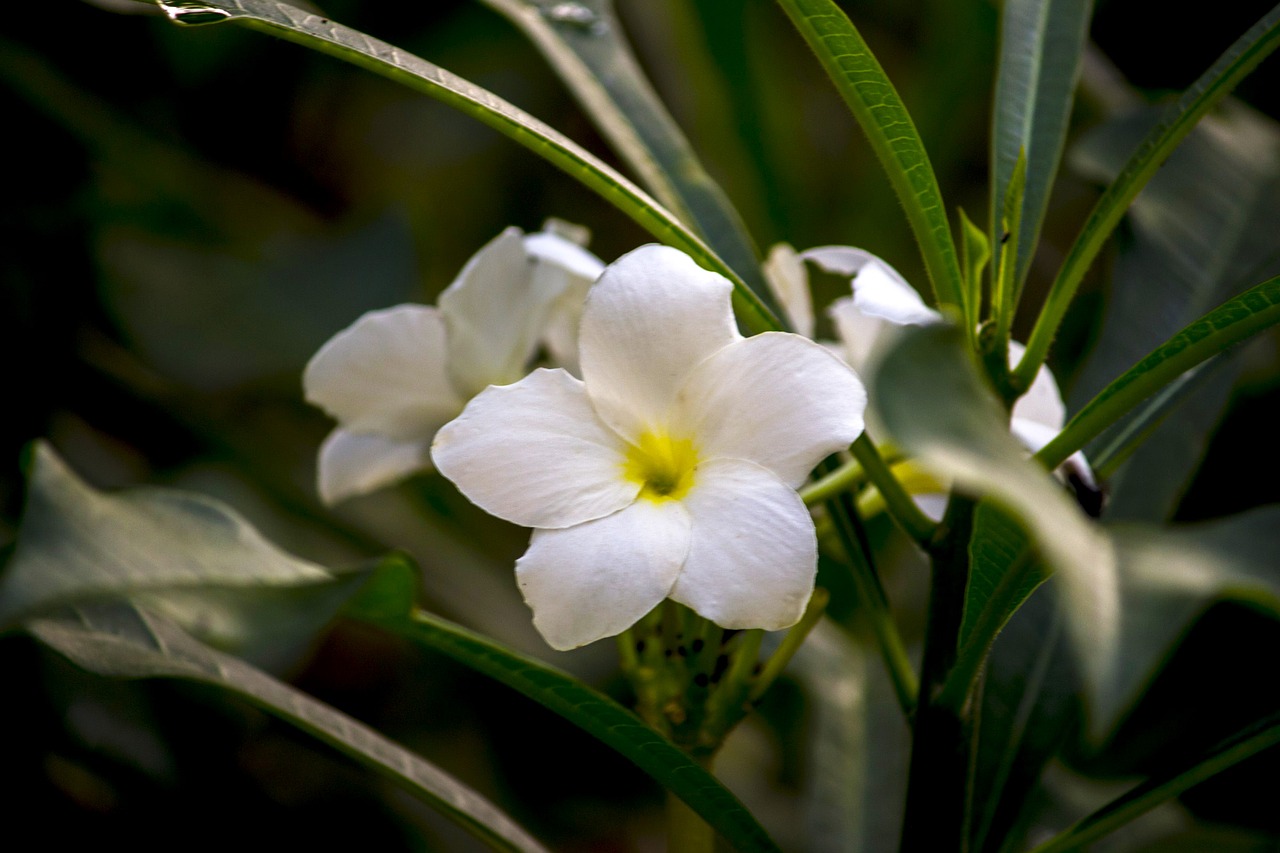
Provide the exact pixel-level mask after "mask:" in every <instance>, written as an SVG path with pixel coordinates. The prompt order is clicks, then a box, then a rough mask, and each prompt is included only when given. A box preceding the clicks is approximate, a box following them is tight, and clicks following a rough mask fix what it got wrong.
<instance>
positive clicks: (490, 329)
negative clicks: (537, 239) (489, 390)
mask: <svg viewBox="0 0 1280 853" xmlns="http://www.w3.org/2000/svg"><path fill="white" fill-rule="evenodd" d="M524 240H525V238H524V234H523V233H522V232H521V231H520V229H519V228H508V229H506V230H505V231H503V232H502V233H501V234H499V235H498V236H497V237H495V238H494V239H492V240H490V241H489V242H488V243H486V244H485V245H484V247H483V248H481V249H480V251H478V252H476V253H475V254H474V255H472V256H471V259H470V260H469V261H467V263H466V266H464V267H463V268H462V272H460V273H458V277H457V278H456V279H454V281H453V283H452V284H450V285H449V286H448V287H447V288H446V289H445V291H444V292H443V293H441V294H440V299H439V305H440V310H441V312H442V313H443V314H444V318H445V323H446V324H447V325H448V328H449V338H448V344H449V376H450V377H451V378H452V379H453V383H454V385H455V386H456V387H457V389H458V391H459V392H460V393H461V394H462V395H463V396H464V397H471V396H473V395H475V394H478V393H479V392H480V391H482V390H484V388H485V387H486V386H488V385H505V384H507V383H509V382H514V381H516V380H517V379H519V378H520V377H521V376H524V374H525V365H526V364H527V363H528V361H529V359H530V357H531V356H532V355H533V350H534V347H535V346H537V343H538V337H539V336H540V335H541V334H542V327H543V324H544V323H545V321H546V317H547V312H548V311H549V310H550V306H551V302H552V300H554V299H555V297H556V295H557V294H558V291H556V290H554V285H555V284H556V280H555V279H554V278H552V279H546V278H543V277H538V276H535V275H534V272H535V269H536V264H535V262H534V260H533V259H532V258H530V257H529V255H528V254H527V253H526V252H525V243H524Z"/></svg>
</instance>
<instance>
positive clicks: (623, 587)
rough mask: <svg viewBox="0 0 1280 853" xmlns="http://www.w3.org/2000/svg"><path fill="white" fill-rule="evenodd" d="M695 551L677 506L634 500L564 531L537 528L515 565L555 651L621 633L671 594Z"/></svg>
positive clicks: (686, 521)
mask: <svg viewBox="0 0 1280 853" xmlns="http://www.w3.org/2000/svg"><path fill="white" fill-rule="evenodd" d="M688 551H689V515H688V513H687V512H686V511H685V509H684V507H682V506H681V505H680V504H679V503H678V502H676V501H665V502H661V503H654V502H652V501H644V500H642V501H636V502H635V503H633V504H632V505H631V506H628V507H626V508H625V509H622V510H620V511H618V512H615V513H614V514H613V515H609V516H606V517H604V518H599V519H596V520H595V521H588V522H586V523H585V524H579V525H577V526H575V527H570V528H567V529H564V530H535V531H534V533H533V538H532V540H531V541H530V543H529V550H528V551H527V552H526V553H525V555H524V556H523V557H521V558H520V559H519V561H517V562H516V581H517V582H518V583H519V584H520V591H521V593H523V594H524V600H525V602H526V603H528V605H529V606H530V607H531V608H532V609H533V624H534V627H536V628H537V629H538V631H539V632H540V633H541V634H542V636H543V637H544V638H545V639H546V641H547V643H548V644H550V645H551V646H552V647H553V648H556V649H572V648H576V647H578V646H582V645H586V644H587V643H590V642H594V641H595V640H599V639H600V638H602V637H611V636H613V635H615V634H620V633H622V632H623V631H625V630H626V629H627V628H630V627H631V626H632V625H634V624H635V623H636V621H637V620H639V619H640V617H642V616H644V615H645V614H646V613H648V612H649V611H650V610H652V609H653V608H654V607H655V606H656V605H657V604H658V603H659V602H660V601H662V600H663V599H664V598H666V597H667V595H668V594H669V593H670V592H671V587H672V585H673V584H674V583H675V580H676V576H677V575H678V574H679V572H680V567H681V566H682V565H683V564H684V559H685V555H686V554H687V553H688Z"/></svg>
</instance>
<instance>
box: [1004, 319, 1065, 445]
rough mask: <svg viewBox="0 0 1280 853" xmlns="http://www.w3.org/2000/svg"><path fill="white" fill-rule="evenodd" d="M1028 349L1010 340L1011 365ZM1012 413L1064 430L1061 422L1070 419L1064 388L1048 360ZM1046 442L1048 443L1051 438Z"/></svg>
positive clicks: (1051, 428) (1054, 429)
mask: <svg viewBox="0 0 1280 853" xmlns="http://www.w3.org/2000/svg"><path fill="white" fill-rule="evenodd" d="M1026 351H1027V348H1026V347H1024V346H1023V345H1022V344H1020V343H1018V342H1017V341H1009V366H1010V367H1016V366H1017V364H1018V362H1019V361H1021V360H1022V355H1023V353H1025V352H1026ZM1010 415H1011V417H1014V418H1020V419H1022V420H1026V421H1033V422H1035V423H1038V424H1042V425H1044V426H1046V427H1048V428H1049V429H1050V430H1052V431H1053V432H1054V433H1057V432H1059V431H1061V429H1062V425H1063V424H1065V423H1066V422H1067V407H1066V404H1064V403H1063V402H1062V392H1061V391H1059V390H1058V383H1057V381H1056V380H1055V379H1054V378H1053V373H1051V372H1050V371H1049V366H1048V365H1047V364H1046V365H1041V367H1040V370H1039V372H1038V373H1036V378H1035V379H1034V380H1033V381H1032V383H1031V387H1030V388H1028V389H1027V393H1025V394H1023V395H1022V396H1021V397H1019V398H1018V402H1016V403H1014V404H1013V411H1012V412H1011V413H1010ZM1051 437H1052V436H1051ZM1044 443H1045V444H1047V443H1048V441H1046V442H1044ZM1041 446H1043V444H1042V445H1041ZM1039 449H1040V448H1039V447H1034V448H1032V450H1033V451H1035V450H1039Z"/></svg>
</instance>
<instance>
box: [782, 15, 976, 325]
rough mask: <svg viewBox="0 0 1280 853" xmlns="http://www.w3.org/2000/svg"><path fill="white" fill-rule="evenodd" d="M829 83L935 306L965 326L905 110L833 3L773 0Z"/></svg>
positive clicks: (949, 255) (958, 279) (946, 231)
mask: <svg viewBox="0 0 1280 853" xmlns="http://www.w3.org/2000/svg"><path fill="white" fill-rule="evenodd" d="M778 1H779V5H781V6H782V8H783V10H784V11H785V12H786V13H787V16H788V17H789V18H791V22H792V23H793V24H795V26H796V29H798V30H799V31H800V34H801V35H802V36H804V40H805V41H806V42H808V44H809V47H811V48H812V49H813V51H814V53H816V54H817V56H818V60H819V61H820V62H821V63H822V67H823V68H825V69H826V71H827V75H828V76H830V77H831V80H832V82H833V83H835V86H836V89H837V90H839V92H840V96H841V97H842V98H844V101H845V103H846V104H848V105H849V109H850V110H852V112H853V114H854V117H855V118H856V119H857V120H858V124H859V126H860V127H861V128H862V131H863V133H865V134H866V135H867V139H868V140H869V141H870V143H871V148H872V150H873V151H875V154H876V158H877V159H878V160H879V161H880V166H881V168H882V169H884V171H885V174H886V175H887V176H888V178H889V182H890V183H891V184H892V185H893V188H894V191H895V192H896V193H897V195H898V200H899V201H901V202H902V206H903V208H904V209H905V210H906V213H907V221H908V222H909V223H910V224H911V229H912V231H913V232H914V233H915V237H916V241H917V242H918V243H919V244H920V251H921V254H922V255H923V257H924V262H925V269H926V270H928V273H929V279H930V281H931V282H932V283H933V292H934V296H935V297H936V299H937V301H938V304H939V305H952V306H955V307H956V308H958V309H959V310H960V311H961V313H962V314H963V315H964V316H965V317H966V319H968V320H969V321H970V322H973V321H975V319H976V318H975V316H974V314H973V309H974V306H972V305H968V304H967V300H966V298H965V289H964V282H963V277H962V276H961V273H960V260H959V257H958V255H957V254H956V247H955V243H954V241H953V239H952V235H951V225H950V223H949V222H948V221H947V211H946V207H945V206H944V204H943V201H942V192H941V190H939V189H938V180H937V178H936V177H935V176H934V174H933V169H932V167H931V166H930V165H929V156H928V154H927V153H926V152H925V149H924V143H923V142H921V140H920V135H919V134H918V133H917V132H916V129H915V125H914V124H913V123H912V121H911V116H910V115H909V114H908V113H907V108H906V106H905V105H904V104H903V103H902V99H901V98H899V97H898V93H897V91H896V90H895V89H894V86H893V84H892V83H891V82H890V81H889V78H888V77H887V76H886V75H885V73H884V69H883V68H881V67H880V63H879V62H878V61H877V60H876V58H875V56H874V55H873V54H872V52H871V49H870V48H869V47H868V46H867V44H866V42H865V41H863V39H862V36H861V34H860V33H859V32H858V30H857V28H856V27H854V25H853V23H852V22H851V21H850V20H849V18H848V16H846V15H845V13H844V12H843V11H841V9H840V7H839V6H837V5H836V4H835V3H834V2H833V0H778Z"/></svg>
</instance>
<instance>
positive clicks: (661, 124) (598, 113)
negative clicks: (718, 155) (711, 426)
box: [480, 0, 768, 299]
mask: <svg viewBox="0 0 1280 853" xmlns="http://www.w3.org/2000/svg"><path fill="white" fill-rule="evenodd" d="M480 2H482V3H484V5H486V6H488V7H489V8H491V9H493V10H495V11H497V12H499V13H500V14H502V15H503V16H504V17H506V18H507V19H508V20H509V21H511V22H512V23H513V24H515V25H516V26H517V27H519V28H520V29H521V30H523V31H524V33H525V35H527V36H528V37H529V40H530V41H531V42H533V44H534V46H535V47H537V48H538V50H540V51H542V54H543V56H545V57H546V58H547V60H548V61H549V62H550V63H551V67H552V68H554V69H555V71H556V73H557V74H559V75H560V78H561V79H562V80H564V82H565V83H566V84H567V85H568V86H569V89H570V90H571V91H572V92H573V94H574V97H576V98H577V99H578V103H580V104H581V105H582V108H583V109H584V110H585V111H586V113H587V115H589V116H590V117H591V119H592V121H594V122H595V124H596V126H597V127H598V128H599V129H600V131H601V133H603V134H604V136H605V138H606V139H608V140H609V142H610V144H611V145H612V146H613V148H614V150H615V151H617V152H618V154H619V155H621V156H622V158H623V159H624V160H625V161H626V162H627V163H628V164H629V165H630V166H631V168H632V169H634V170H635V172H636V174H638V175H639V176H640V180H641V182H642V183H644V185H645V186H647V187H648V188H649V190H650V191H651V192H653V194H654V195H656V196H657V197H658V199H659V200H660V201H661V202H662V203H663V204H664V205H666V206H667V208H668V209H670V210H671V211H672V212H673V213H675V214H676V215H677V216H678V217H679V218H680V219H681V220H683V221H685V222H689V223H691V224H693V225H694V227H695V228H696V229H697V231H698V232H699V233H700V234H701V235H702V236H703V238H704V239H705V240H706V241H707V244H708V245H709V246H710V247H711V248H712V249H713V250H714V251H715V252H716V253H717V254H719V255H720V257H722V258H724V260H725V261H726V262H727V263H728V264H729V266H731V267H733V269H734V270H735V271H737V273H738V274H739V275H740V276H742V278H743V280H744V281H746V282H747V283H748V284H749V285H750V286H751V287H752V289H753V290H755V291H756V293H758V294H760V295H761V296H762V298H766V299H767V298H768V295H767V293H768V291H767V288H765V286H764V279H763V278H761V276H760V259H759V252H758V251H757V250H756V247H755V245H754V243H753V242H752V240H751V237H750V235H749V234H748V233H747V231H746V226H745V225H744V224H743V222H742V219H741V217H739V215H738V212H737V211H736V210H734V208H733V205H732V204H731V203H730V202H729V199H728V197H727V196H726V195H725V194H724V191H723V190H722V189H721V188H720V186H719V185H718V184H717V183H716V182H715V181H714V180H713V179H712V177H711V176H710V175H708V174H707V171H706V169H705V168H703V166H702V163H701V162H700V161H699V159H698V156H697V154H696V153H695V152H694V150H693V148H692V147H691V146H690V145H689V141H688V140H687V139H686V138H685V136H684V134H683V133H682V132H681V130H680V127H679V126H678V125H677V124H676V123H675V120H674V119H673V118H672V117H671V114H670V113H669V112H667V108H666V107H665V106H664V105H663V103H662V101H660V100H659V99H658V96H657V94H656V93H655V92H654V91H653V88H652V86H651V85H650V84H649V81H648V80H647V79H645V76H644V72H643V71H642V70H641V69H640V65H639V63H638V62H637V61H636V58H635V55H634V54H633V53H632V52H631V47H630V45H628V44H627V41H626V38H625V36H624V34H623V30H622V24H621V22H620V21H619V20H618V16H617V15H616V14H615V12H614V8H613V3H612V2H611V0H577V2H575V3H573V4H560V5H559V6H557V5H554V4H553V5H550V6H548V5H546V4H543V3H535V2H533V0H480Z"/></svg>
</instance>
